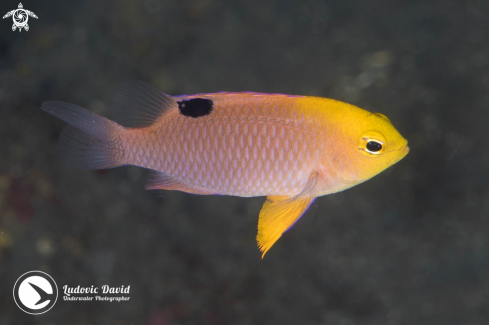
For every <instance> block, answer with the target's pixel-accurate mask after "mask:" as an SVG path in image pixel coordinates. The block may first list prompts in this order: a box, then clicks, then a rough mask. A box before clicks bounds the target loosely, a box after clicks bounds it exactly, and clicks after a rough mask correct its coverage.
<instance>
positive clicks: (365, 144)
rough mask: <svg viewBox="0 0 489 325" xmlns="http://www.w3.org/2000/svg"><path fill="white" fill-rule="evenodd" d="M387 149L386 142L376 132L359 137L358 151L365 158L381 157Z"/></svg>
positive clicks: (382, 136)
mask: <svg viewBox="0 0 489 325" xmlns="http://www.w3.org/2000/svg"><path fill="white" fill-rule="evenodd" d="M386 149H387V140H386V139H385V137H384V135H383V134H382V133H380V132H378V131H368V132H366V133H365V134H363V135H362V136H361V137H360V140H359V143H358V150H360V152H361V153H363V154H364V155H365V156H367V157H371V158H375V157H379V156H381V155H382V154H383V153H384V152H385V151H386Z"/></svg>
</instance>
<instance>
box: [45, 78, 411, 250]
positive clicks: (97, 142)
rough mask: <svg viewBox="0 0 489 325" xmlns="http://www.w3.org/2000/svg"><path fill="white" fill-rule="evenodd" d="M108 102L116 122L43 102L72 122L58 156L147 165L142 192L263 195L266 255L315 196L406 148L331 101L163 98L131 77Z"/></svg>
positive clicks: (80, 165) (373, 116)
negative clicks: (148, 174)
mask: <svg viewBox="0 0 489 325" xmlns="http://www.w3.org/2000/svg"><path fill="white" fill-rule="evenodd" d="M112 106H113V111H114V116H115V118H114V120H115V121H111V120H109V119H107V118H104V117H102V116H99V115H97V114H95V113H93V112H91V111H89V110H87V109H85V108H82V107H80V106H77V105H74V104H68V103H63V102H55V101H48V102H44V103H43V104H42V106H41V109H42V110H44V111H45V112H47V113H49V114H52V115H54V116H56V117H58V118H60V119H61V120H63V121H65V122H66V123H68V124H69V125H68V126H67V127H66V128H65V129H64V130H63V132H62V134H61V137H60V140H59V156H60V159H61V160H62V162H64V163H65V164H66V165H68V166H71V167H73V168H77V169H102V168H112V167H117V166H122V165H135V166H141V167H145V168H149V169H152V170H153V171H154V174H153V177H152V179H151V180H150V181H149V183H148V185H147V187H146V188H147V189H165V190H179V191H183V192H187V193H192V194H209V195H211V194H220V195H235V196H244V197H250V196H267V200H266V202H265V204H264V205H263V208H262V209H261V211H260V215H259V221H258V235H257V238H256V239H257V242H258V247H259V248H260V251H261V252H262V253H263V255H262V257H263V256H264V255H265V253H266V252H267V251H268V250H269V249H270V247H272V245H273V244H274V243H275V242H276V241H277V240H278V239H279V238H280V237H281V236H282V234H283V233H284V232H285V231H287V230H288V229H289V228H290V227H292V226H293V224H294V223H295V222H296V221H297V220H298V219H299V218H300V217H301V216H302V214H303V213H304V212H305V211H306V210H307V208H308V207H309V206H310V205H311V203H312V202H313V201H314V199H315V198H316V197H318V196H322V195H326V194H331V193H335V192H339V191H343V190H345V189H347V188H350V187H352V186H355V185H357V184H359V183H362V182H364V181H366V180H368V179H369V178H371V177H373V176H375V175H377V174H378V173H380V172H382V171H383V170H384V169H386V168H388V167H389V166H391V165H393V164H395V163H396V162H398V161H399V160H401V159H402V158H403V157H404V156H405V155H406V154H407V153H408V152H409V147H408V146H407V141H406V139H404V138H403V137H402V136H401V135H400V134H399V132H398V131H397V130H396V129H395V128H394V126H392V124H391V122H390V121H389V119H388V118H387V117H385V116H384V115H382V114H380V113H370V112H368V111H365V110H363V109H361V108H358V107H356V106H353V105H349V104H346V103H343V102H340V101H336V100H333V99H328V98H320V97H308V96H291V95H283V94H264V93H253V92H243V93H226V92H222V93H212V94H197V95H188V96H187V95H186V96H168V95H166V94H164V93H162V92H161V91H158V90H157V89H155V88H153V87H151V86H149V85H147V84H145V83H142V82H138V81H133V82H128V83H125V84H123V85H122V86H121V87H120V88H119V89H118V90H117V91H116V93H115V95H114V99H113V102H112Z"/></svg>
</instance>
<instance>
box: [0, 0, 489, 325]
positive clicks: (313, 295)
mask: <svg viewBox="0 0 489 325" xmlns="http://www.w3.org/2000/svg"><path fill="white" fill-rule="evenodd" d="M18 1H19V0H16V1H12V0H8V1H2V2H1V3H0V9H1V10H0V14H1V15H2V16H3V15H4V14H5V13H6V12H8V11H10V10H13V9H16V8H17V6H18ZM22 3H23V5H24V8H25V9H28V10H31V11H33V12H34V13H35V14H37V16H39V19H34V18H30V19H29V26H30V30H29V31H28V32H26V31H22V32H21V33H19V32H18V31H16V32H12V30H11V26H12V19H11V18H8V19H5V20H1V21H0V324H80V325H81V324H117V325H119V324H121V325H122V324H149V325H166V324H232V325H248V324H340V325H353V324H372V325H373V324H375V325H377V324H387V325H396V324H417V325H424V324H426V325H436V324H443V325H448V324H456V325H459V324H464V325H472V324H474V325H475V324H487V323H488V322H489V269H488V268H489V235H488V233H489V228H488V227H489V216H488V214H489V188H488V179H489V168H488V164H489V134H488V131H489V128H488V123H489V113H488V109H489V96H488V94H487V92H488V90H489V18H488V14H489V7H488V2H487V1H485V0H470V1H456V0H452V1H447V0H444V1H435V0H422V1H421V0H420V1H407V0H406V1H401V0H392V1H380V0H374V1H359V0H357V1H344V0H328V1H321V0H310V1H284V0H274V1H258V0H241V1H217V0H204V1H197V0H180V1H163V0H162V1H157V0H147V1H120V0H118V1H115V0H112V1H103V2H102V1H95V0H87V1H32V0H29V1H22ZM134 79H137V80H142V81H146V82H148V83H150V84H152V85H154V86H156V87H157V88H159V89H161V90H162V91H164V92H166V93H169V94H172V95H178V94H191V93H198V92H214V91H224V90H226V91H245V90H246V91H259V92H280V93H289V94H301V95H315V96H323V97H331V98H335V99H339V100H343V101H346V102H349V103H352V104H355V105H358V106H360V107H362V108H365V109H367V110H369V111H374V112H381V113H383V114H385V115H387V116H388V117H389V118H390V119H391V120H392V122H393V124H394V125H395V126H396V128H397V129H398V130H399V131H400V133H401V134H402V135H403V136H404V137H405V138H407V139H408V140H409V146H410V147H411V152H410V153H409V155H408V156H407V157H406V158H404V159H403V160H402V161H400V162H399V163H398V164H397V165H394V166H393V167H391V168H389V169H388V170H387V171H385V172H383V173H382V174H380V175H379V176H376V177H375V178H374V179H372V180H370V181H368V182H366V183H364V184H361V185H359V186H357V187H355V188H353V189H350V190H347V191H345V192H343V193H339V194H334V195H331V196H326V197H321V198H319V199H318V200H317V201H316V202H315V203H314V205H313V206H312V207H311V209H310V210H309V211H308V212H307V213H306V215H305V216H304V217H303V218H302V219H301V220H300V222H298V223H297V224H296V225H295V226H294V228H293V229H292V230H291V231H289V232H287V233H286V234H285V235H284V236H283V237H282V238H281V239H280V240H279V241H278V242H277V243H276V244H275V245H274V247H273V248H272V249H271V250H270V251H269V252H268V253H267V255H266V257H265V259H264V260H262V259H261V258H260V255H261V254H260V252H259V251H258V249H257V247H256V242H255V235H256V227H257V222H258V213H259V210H260V207H261V205H262V203H263V202H264V198H238V197H222V196H195V195H189V194H184V193H180V192H172V191H161V192H157V191H145V190H144V184H145V182H146V179H147V176H148V171H147V170H144V169H141V168H136V167H121V168H116V169H113V170H107V171H76V170H71V169H69V168H66V167H64V166H62V165H61V164H60V163H59V161H58V159H57V155H56V146H57V140H58V137H59V134H60V132H61V130H62V128H63V126H64V123H63V122H61V121H59V120H57V119H56V118H54V117H53V116H50V115H48V114H46V113H44V112H42V111H41V110H40V109H39V106H40V103H41V102H43V101H45V100H64V101H67V102H71V103H76V104H78V105H81V106H85V107H88V108H90V109H91V110H93V111H95V112H97V113H99V114H102V115H105V116H109V115H110V107H109V105H108V103H109V102H110V98H111V94H112V93H113V91H114V90H115V88H116V87H117V86H118V85H119V84H121V83H122V82H124V81H127V80H134ZM30 270H42V271H45V272H48V273H49V274H50V275H51V276H53V278H54V279H55V280H56V282H57V283H58V286H59V287H62V286H63V285H65V284H67V285H70V286H77V285H82V286H90V285H97V286H101V285H103V284H109V285H111V286H120V285H125V286H127V285H130V286H131V291H130V297H131V299H130V301H129V302H121V303H116V302H112V303H109V302H93V303H86V302H85V303H84V302H64V301H61V300H59V301H58V302H57V304H56V305H55V306H54V308H53V309H52V310H50V311H49V312H47V313H46V314H43V315H41V316H31V315H28V314H25V313H23V312H22V311H20V309H18V308H17V306H16V305H15V303H14V301H13V299H12V288H13V284H14V282H15V281H16V279H17V278H18V277H19V276H20V275H21V274H23V273H24V272H26V271H30Z"/></svg>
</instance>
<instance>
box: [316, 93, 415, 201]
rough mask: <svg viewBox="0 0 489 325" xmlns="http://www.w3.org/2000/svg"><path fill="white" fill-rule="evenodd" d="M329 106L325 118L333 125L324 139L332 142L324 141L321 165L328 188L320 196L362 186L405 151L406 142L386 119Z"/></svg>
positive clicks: (336, 104) (346, 107)
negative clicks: (325, 148) (361, 184)
mask: <svg viewBox="0 0 489 325" xmlns="http://www.w3.org/2000/svg"><path fill="white" fill-rule="evenodd" d="M331 104H333V105H332V106H330V110H329V114H326V115H329V117H328V118H329V119H330V120H332V121H334V122H333V123H332V124H330V126H333V127H332V128H330V131H329V132H328V135H327V137H328V138H330V139H332V140H333V141H326V143H327V144H326V147H327V151H326V152H325V154H324V155H323V159H322V163H321V169H322V170H323V172H324V174H325V175H326V178H327V179H326V183H328V184H329V186H327V187H329V188H324V191H323V192H324V193H321V194H328V193H333V192H338V191H341V190H344V189H347V188H349V187H352V186H354V185H356V184H359V183H362V182H364V181H366V180H368V179H370V178H371V177H373V176H375V175H377V174H378V173H380V172H382V171H383V170H384V169H386V168H388V167H390V166H392V165H393V164H395V163H396V162H398V161H399V160H401V159H402V158H404V156H406V155H407V153H408V152H409V147H408V146H407V140H406V139H404V138H403V137H402V135H400V134H399V132H398V131H397V130H396V129H395V128H394V126H393V125H392V123H391V122H390V120H389V119H388V118H387V117H386V116H384V115H382V114H380V113H370V112H368V111H365V110H363V109H361V108H358V107H356V106H353V105H349V104H346V103H342V102H337V101H334V103H331V102H330V105H331ZM331 108H332V109H331ZM335 187H336V188H335Z"/></svg>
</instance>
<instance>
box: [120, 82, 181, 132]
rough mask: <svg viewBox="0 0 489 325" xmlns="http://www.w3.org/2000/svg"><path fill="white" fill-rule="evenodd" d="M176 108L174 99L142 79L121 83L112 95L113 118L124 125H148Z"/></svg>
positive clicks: (132, 126)
mask: <svg viewBox="0 0 489 325" xmlns="http://www.w3.org/2000/svg"><path fill="white" fill-rule="evenodd" d="M177 108H178V105H177V102H176V101H175V99H173V98H172V97H170V96H168V95H165V94H164V93H163V92H161V91H159V90H158V89H156V88H154V87H153V86H151V85H148V84H147V83H144V82H142V81H128V82H125V83H123V84H122V85H120V86H119V88H117V90H116V91H115V93H114V96H113V97H112V117H113V120H114V121H115V122H116V123H118V124H120V125H122V126H125V127H131V128H137V127H146V126H150V125H152V124H153V123H154V122H155V121H156V119H158V118H159V117H161V116H162V115H163V114H165V113H166V112H169V111H170V110H171V109H177Z"/></svg>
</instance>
